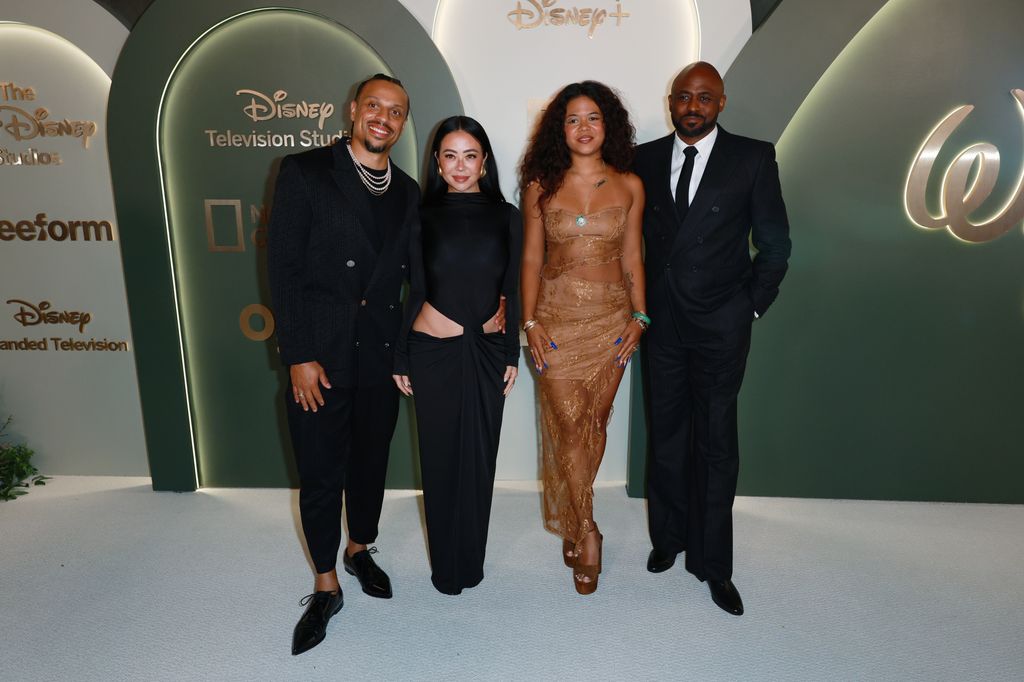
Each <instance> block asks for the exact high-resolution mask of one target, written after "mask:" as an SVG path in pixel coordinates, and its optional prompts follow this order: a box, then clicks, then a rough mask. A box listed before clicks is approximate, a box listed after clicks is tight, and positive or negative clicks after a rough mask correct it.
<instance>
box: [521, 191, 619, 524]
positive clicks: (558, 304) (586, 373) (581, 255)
mask: <svg viewBox="0 0 1024 682" xmlns="http://www.w3.org/2000/svg"><path fill="white" fill-rule="evenodd" d="M586 219H587V224H586V225H584V226H582V227H580V226H578V225H577V223H576V215H574V214H571V213H569V212H567V211H564V210H562V209H548V210H547V211H545V212H544V236H545V242H546V247H545V248H546V252H547V262H546V264H545V266H544V269H543V270H542V271H541V285H540V293H539V296H538V299H537V310H536V315H535V317H536V319H537V321H538V322H539V323H540V324H542V325H544V329H545V331H547V333H548V335H549V336H550V337H551V338H552V339H553V340H554V341H555V343H556V344H557V345H558V350H552V351H549V352H547V353H546V356H547V363H548V367H547V368H545V369H544V371H543V373H541V375H540V381H539V384H540V412H541V438H542V442H543V478H544V527H545V528H547V529H548V530H550V531H551V532H553V533H556V534H558V535H560V536H561V537H563V538H565V539H567V540H571V541H572V542H579V541H580V540H582V539H583V536H584V535H585V534H586V533H587V532H588V531H590V530H591V526H590V519H591V518H592V516H593V504H594V487H593V486H594V478H595V477H596V476H597V469H598V467H599V466H600V465H601V458H602V457H603V456H604V445H605V434H606V430H607V426H608V424H607V421H608V420H607V417H605V418H603V419H602V418H601V416H602V412H607V413H609V414H610V406H611V402H612V400H613V399H614V397H615V390H616V388H617V387H618V382H617V381H616V378H617V376H618V374H617V368H616V366H615V353H616V350H617V346H616V345H615V340H616V339H617V338H619V335H620V334H621V333H622V330H623V329H624V328H625V326H626V323H627V322H629V319H630V312H631V306H630V301H629V296H628V295H627V292H626V288H625V286H624V285H623V283H622V282H621V281H620V282H600V281H594V280H587V279H583V278H581V277H579V276H577V274H576V272H575V271H576V270H577V269H578V268H580V267H584V266H594V265H602V264H606V263H611V262H614V261H617V260H621V259H622V240H623V235H624V234H625V231H626V209H625V208H622V207H611V208H607V209H604V210H602V211H597V212H594V213H591V214H589V215H587V216H586Z"/></svg>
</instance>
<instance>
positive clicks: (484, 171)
mask: <svg viewBox="0 0 1024 682" xmlns="http://www.w3.org/2000/svg"><path fill="white" fill-rule="evenodd" d="M485 175H487V168H486V167H485V168H484V169H483V170H482V171H480V177H481V178H482V177H484V176H485Z"/></svg>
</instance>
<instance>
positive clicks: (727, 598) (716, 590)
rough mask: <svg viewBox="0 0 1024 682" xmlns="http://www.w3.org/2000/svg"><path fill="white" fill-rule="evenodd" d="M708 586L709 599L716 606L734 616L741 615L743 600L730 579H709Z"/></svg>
mask: <svg viewBox="0 0 1024 682" xmlns="http://www.w3.org/2000/svg"><path fill="white" fill-rule="evenodd" d="M701 582H704V580H703V579H701ZM708 587H709V588H711V601H713V602H715V603H716V604H718V608H720V609H722V610H723V611H725V612H727V613H731V614H732V615H734V616H742V615H743V600H742V599H740V593H739V590H737V589H736V586H735V585H733V584H732V581H731V580H709V581H708Z"/></svg>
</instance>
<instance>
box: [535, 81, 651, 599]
mask: <svg viewBox="0 0 1024 682" xmlns="http://www.w3.org/2000/svg"><path fill="white" fill-rule="evenodd" d="M634 136H635V133H634V129H633V126H632V124H631V123H630V121H629V116H628V114H627V113H626V110H625V108H624V107H623V106H622V102H621V101H619V98H618V97H617V96H616V95H615V93H614V92H613V91H612V90H611V89H610V88H608V87H607V86H605V85H602V84H601V83H597V82H595V81H584V82H582V83H573V84H571V85H568V86H566V87H565V88H563V89H562V90H561V91H560V92H559V93H558V94H557V95H556V96H555V98H554V100H553V101H552V102H551V104H550V105H549V106H548V108H547V110H546V111H545V112H544V114H543V116H542V117H541V120H540V122H539V123H538V124H537V129H536V131H535V133H534V136H533V138H532V139H531V141H530V147H529V149H528V150H527V152H526V155H525V157H524V158H523V163H522V166H521V168H520V181H521V183H522V191H523V259H522V297H523V320H525V322H524V323H523V329H525V330H526V337H527V340H528V341H529V344H530V354H531V358H532V361H533V364H534V367H535V368H536V370H537V372H538V376H539V385H540V411H541V433H542V443H543V451H544V453H543V479H544V526H545V528H547V529H548V530H550V531H551V532H553V533H555V534H557V535H560V536H561V537H562V540H563V542H562V554H563V559H564V561H565V563H566V565H567V566H569V567H570V568H572V569H573V582H574V584H575V586H576V591H577V592H579V593H580V594H590V593H592V592H593V591H594V590H596V589H597V578H598V574H599V573H600V572H601V543H602V540H603V538H602V536H601V534H600V532H599V531H598V528H597V524H595V523H594V510H593V499H594V489H593V484H594V478H595V477H596V476H597V469H598V467H599V466H600V464H601V458H602V457H603V456H604V447H605V437H606V431H607V426H608V419H609V417H610V416H611V409H612V401H613V400H614V398H615V392H616V390H617V389H618V387H619V382H620V381H621V380H622V374H623V371H624V369H625V367H626V364H627V362H628V361H629V358H630V356H631V355H632V353H633V351H635V350H636V347H637V345H638V344H639V342H640V336H641V334H642V333H643V331H644V330H645V329H646V328H647V325H648V324H649V323H650V318H648V317H647V315H646V313H645V302H644V273H643V262H642V256H641V242H642V232H641V216H642V214H643V203H644V192H643V186H642V185H641V182H640V179H639V178H638V177H637V176H635V175H633V174H632V173H630V172H629V167H630V165H631V163H632V160H633V145H634Z"/></svg>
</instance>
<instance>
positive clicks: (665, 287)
mask: <svg viewBox="0 0 1024 682" xmlns="http://www.w3.org/2000/svg"><path fill="white" fill-rule="evenodd" d="M674 138H675V133H672V134H670V135H668V136H666V137H663V138H660V139H657V140H653V141H651V142H648V143H646V144H642V145H640V146H639V147H638V148H637V154H636V161H635V170H636V173H637V175H639V176H640V178H641V179H642V180H643V183H644V188H645V191H646V196H647V199H646V203H645V206H644V217H643V223H644V225H643V229H644V243H645V247H646V263H645V270H646V275H647V304H648V308H649V310H650V312H651V315H652V317H653V316H654V315H655V313H656V312H659V311H664V310H668V309H669V308H667V306H671V308H670V309H671V311H672V313H673V314H674V315H681V316H682V317H683V318H684V319H685V321H686V322H688V323H689V324H691V325H695V326H696V327H698V328H712V329H715V328H724V327H732V326H734V325H736V324H738V323H740V322H744V321H750V320H752V319H753V316H754V315H753V314H754V312H756V313H757V314H758V315H763V314H764V313H765V311H766V310H767V309H768V306H770V305H771V303H772V301H774V300H775V297H776V296H777V295H778V292H779V283H780V282H781V281H782V278H783V276H784V275H785V274H786V268H787V262H788V259H789V254H790V240H789V221H788V219H787V217H786V206H785V204H784V203H783V200H782V189H781V186H780V184H779V169H778V165H777V164H776V162H775V148H774V147H773V146H772V145H771V144H770V143H768V142H762V141H759V140H753V139H750V138H747V137H740V136H738V135H732V134H730V133H728V132H726V131H725V130H723V129H722V128H721V127H720V126H719V128H718V138H717V139H716V140H715V144H714V147H713V148H712V150H711V155H710V157H709V158H708V162H707V165H706V167H705V169H704V174H703V176H702V177H701V181H700V184H699V185H698V188H697V192H696V193H695V194H694V197H693V201H692V202H691V204H690V208H689V210H688V212H687V214H686V217H685V219H684V220H683V221H680V220H679V216H678V214H677V212H676V207H675V198H674V192H673V188H672V187H670V180H669V177H670V173H671V165H672V145H673V140H674ZM751 244H753V246H754V249H756V255H754V256H753V258H752V257H751V249H750V245H751ZM655 323H657V321H655Z"/></svg>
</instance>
